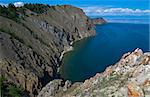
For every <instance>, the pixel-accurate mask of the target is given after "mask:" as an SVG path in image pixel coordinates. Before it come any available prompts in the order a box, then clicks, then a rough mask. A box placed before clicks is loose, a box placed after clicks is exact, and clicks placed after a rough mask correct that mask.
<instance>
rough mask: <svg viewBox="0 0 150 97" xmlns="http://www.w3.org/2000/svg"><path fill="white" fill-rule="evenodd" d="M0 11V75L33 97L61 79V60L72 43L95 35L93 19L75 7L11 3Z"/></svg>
mask: <svg viewBox="0 0 150 97" xmlns="http://www.w3.org/2000/svg"><path fill="white" fill-rule="evenodd" d="M0 9H1V12H0V66H1V67H0V68H1V71H0V72H1V75H2V76H5V77H6V78H7V80H8V82H10V83H11V82H12V83H15V84H16V85H17V86H19V87H21V88H23V90H24V91H26V93H27V94H29V95H30V96H36V95H37V94H38V93H39V91H40V90H41V88H42V87H43V86H45V85H46V84H47V83H48V82H49V81H51V80H53V79H56V78H58V77H59V76H58V74H57V69H58V67H59V66H60V65H61V64H60V63H61V62H60V61H61V60H60V57H61V56H62V52H64V51H66V50H68V49H69V48H70V47H71V43H72V42H74V41H77V40H80V39H83V38H84V37H89V36H92V35H95V31H94V28H93V26H94V25H93V24H92V22H91V20H90V19H89V18H88V17H87V16H86V15H85V13H84V12H83V11H82V10H81V9H79V8H76V7H73V6H69V5H62V6H48V5H41V4H25V5H24V6H23V7H18V8H16V7H14V6H13V5H11V4H10V5H9V6H8V7H2V6H1V7H0Z"/></svg>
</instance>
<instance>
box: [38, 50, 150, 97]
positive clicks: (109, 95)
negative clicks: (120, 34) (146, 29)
mask: <svg viewBox="0 0 150 97" xmlns="http://www.w3.org/2000/svg"><path fill="white" fill-rule="evenodd" d="M51 84H52V83H51ZM67 85H68V88H67V89H66V87H64V89H63V92H58V93H57V94H56V95H54V94H52V92H48V91H49V90H50V89H49V90H47V91H45V92H44V89H42V91H41V92H40V95H39V97H150V53H149V52H147V53H143V52H142V50H141V49H136V50H135V51H134V52H129V53H126V54H124V55H123V56H122V58H121V59H120V61H119V62H118V63H116V64H114V65H112V66H109V67H108V68H106V70H105V71H104V72H103V73H97V74H96V75H95V76H94V77H92V78H90V79H87V80H85V82H83V83H75V84H73V85H69V84H66V86H67ZM48 86H49V85H47V86H46V87H45V89H46V88H47V89H48ZM60 89H61V88H60ZM41 95H42V96H41Z"/></svg>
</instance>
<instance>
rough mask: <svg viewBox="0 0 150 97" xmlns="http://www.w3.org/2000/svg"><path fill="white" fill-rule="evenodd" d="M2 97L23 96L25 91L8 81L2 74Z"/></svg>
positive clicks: (0, 89)
mask: <svg viewBox="0 0 150 97" xmlns="http://www.w3.org/2000/svg"><path fill="white" fill-rule="evenodd" d="M0 93H1V97H21V95H22V93H23V91H22V89H20V88H19V87H17V86H16V85H15V84H13V83H8V82H7V80H6V78H5V77H4V76H0Z"/></svg>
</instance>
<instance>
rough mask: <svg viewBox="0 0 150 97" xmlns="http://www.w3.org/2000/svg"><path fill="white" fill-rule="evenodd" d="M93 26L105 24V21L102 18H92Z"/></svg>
mask: <svg viewBox="0 0 150 97" xmlns="http://www.w3.org/2000/svg"><path fill="white" fill-rule="evenodd" d="M92 22H93V24H95V25H96V24H105V23H107V21H106V20H105V19H103V18H92Z"/></svg>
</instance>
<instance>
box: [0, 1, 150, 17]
mask: <svg viewBox="0 0 150 97" xmlns="http://www.w3.org/2000/svg"><path fill="white" fill-rule="evenodd" d="M15 2H23V3H43V4H49V5H57V4H59V5H61V4H69V5H73V6H77V7H80V8H82V9H83V10H84V12H85V13H86V14H87V15H88V16H93V17H94V16H103V17H106V18H110V17H111V18H120V17H121V18H129V17H130V18H131V17H132V18H148V16H149V15H150V6H149V3H150V2H149V0H0V4H8V3H15Z"/></svg>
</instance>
